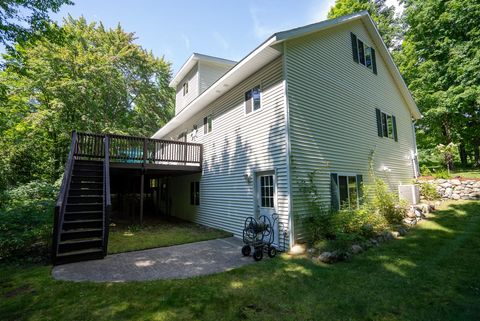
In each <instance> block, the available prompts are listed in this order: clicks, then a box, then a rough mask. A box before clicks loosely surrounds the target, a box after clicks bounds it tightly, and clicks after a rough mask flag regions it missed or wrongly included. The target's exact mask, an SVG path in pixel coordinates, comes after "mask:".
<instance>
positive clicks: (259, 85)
mask: <svg viewBox="0 0 480 321" xmlns="http://www.w3.org/2000/svg"><path fill="white" fill-rule="evenodd" d="M256 87H258V89H259V91H260V107H258V109H255V108H254V106H255V103H254V101H253V93H252V111H251V112H249V113H247V101H246V100H245V95H246V94H247V92H249V91H253V89H255V88H256ZM262 100H263V90H262V84H261V83H259V84H257V85H255V86H253V87H251V88H250V89H249V90H247V91H245V92H244V93H243V114H244V115H245V116H249V115H252V114H254V113H257V112H259V111H260V110H262V109H263V108H262V107H263V103H262Z"/></svg>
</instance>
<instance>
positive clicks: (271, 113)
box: [163, 58, 289, 241]
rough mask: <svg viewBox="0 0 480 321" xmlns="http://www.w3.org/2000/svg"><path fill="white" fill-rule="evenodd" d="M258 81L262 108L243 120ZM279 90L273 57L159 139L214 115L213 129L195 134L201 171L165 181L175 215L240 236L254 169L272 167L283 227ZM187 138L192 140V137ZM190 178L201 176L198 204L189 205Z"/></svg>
mask: <svg viewBox="0 0 480 321" xmlns="http://www.w3.org/2000/svg"><path fill="white" fill-rule="evenodd" d="M260 83H261V84H262V108H261V109H259V110H258V111H257V112H255V113H252V114H251V115H249V117H247V118H245V108H244V98H245V92H246V91H247V90H249V89H251V88H253V87H255V86H256V85H258V84H260ZM284 94H285V93H284V81H283V70H282V59H281V58H277V59H276V60H274V61H273V62H271V63H269V64H268V65H266V66H265V67H263V68H261V69H260V70H259V71H257V72H256V73H254V74H253V75H252V76H250V77H248V78H247V79H246V80H244V81H243V82H241V83H240V84H239V85H237V86H235V87H233V88H231V89H230V90H229V91H227V92H226V93H225V94H223V95H222V96H220V97H219V98H218V99H217V100H215V101H214V102H213V103H211V104H210V105H209V106H207V107H206V108H204V109H203V110H202V111H201V112H199V113H198V114H196V115H195V116H194V117H192V118H191V119H190V120H189V121H187V122H185V123H184V124H183V125H182V126H180V127H178V128H176V129H175V130H174V131H172V132H171V133H169V134H167V135H165V136H164V137H163V138H166V139H169V138H170V137H176V136H177V135H178V133H181V132H182V131H184V130H186V129H187V130H189V132H191V130H192V128H193V126H194V125H197V127H198V128H201V127H202V126H203V119H204V117H206V116H208V115H212V116H213V119H214V124H213V125H214V129H213V131H212V132H211V133H208V134H207V135H205V134H204V132H203V130H198V131H197V135H196V138H195V142H196V143H201V144H203V149H204V163H203V175H201V176H200V175H190V176H183V177H173V178H171V180H170V181H171V186H170V191H172V192H173V194H172V195H171V198H172V213H173V214H174V215H175V216H178V217H180V218H184V219H188V220H191V221H194V222H197V223H200V224H204V225H207V226H212V227H217V228H220V229H223V230H226V231H229V232H232V233H234V235H235V236H237V237H241V235H242V230H243V224H244V221H245V218H246V217H247V216H250V215H255V212H256V210H257V206H256V195H255V194H254V193H255V188H254V186H255V184H256V179H255V173H256V172H259V171H269V170H274V171H275V174H276V182H277V186H276V188H277V189H276V191H277V194H276V195H277V199H276V200H277V203H276V204H274V205H275V209H276V211H277V213H278V214H279V217H280V220H281V222H283V224H285V226H287V227H288V197H289V195H288V190H287V186H288V184H287V173H286V168H287V167H286V140H285V119H284V110H285V105H284V104H285V96H284ZM241 119H245V121H239V120H241ZM187 138H188V141H191V139H192V135H188V136H187ZM246 175H248V176H246ZM246 177H250V178H251V179H247V178H246ZM195 179H199V180H200V191H201V193H200V205H199V206H190V205H189V197H190V194H189V191H190V182H191V181H194V180H195ZM185 203H186V204H185ZM287 241H288V240H287Z"/></svg>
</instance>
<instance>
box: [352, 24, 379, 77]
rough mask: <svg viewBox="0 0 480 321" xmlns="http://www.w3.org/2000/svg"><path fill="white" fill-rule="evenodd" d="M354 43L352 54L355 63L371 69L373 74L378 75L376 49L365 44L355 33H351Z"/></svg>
mask: <svg viewBox="0 0 480 321" xmlns="http://www.w3.org/2000/svg"><path fill="white" fill-rule="evenodd" d="M350 38H351V41H352V54H353V61H355V62H356V63H359V64H361V65H364V66H365V67H367V68H368V69H371V70H372V71H373V73H374V74H375V75H376V74H377V61H376V57H375V49H373V48H372V47H370V46H368V45H367V44H365V43H364V42H363V41H362V40H360V39H358V37H357V36H356V35H355V34H354V33H352V32H351V33H350Z"/></svg>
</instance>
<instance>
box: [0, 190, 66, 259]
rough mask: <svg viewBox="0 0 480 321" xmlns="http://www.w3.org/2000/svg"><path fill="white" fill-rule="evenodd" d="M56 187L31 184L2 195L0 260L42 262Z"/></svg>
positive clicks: (49, 237) (48, 245)
mask: <svg viewBox="0 0 480 321" xmlns="http://www.w3.org/2000/svg"><path fill="white" fill-rule="evenodd" d="M57 190H58V188H57V184H55V185H52V184H50V183H48V182H44V181H33V182H30V183H27V184H24V185H21V186H19V187H16V188H13V189H10V190H7V191H5V192H3V193H2V195H1V201H2V203H1V204H2V208H1V209H0V261H2V260H5V259H15V258H16V259H29V260H34V261H37V260H40V259H45V257H46V256H47V254H48V253H49V251H50V240H51V233H52V223H53V207H54V199H55V197H56V194H57Z"/></svg>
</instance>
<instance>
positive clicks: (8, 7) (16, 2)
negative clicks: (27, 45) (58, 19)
mask: <svg viewBox="0 0 480 321" xmlns="http://www.w3.org/2000/svg"><path fill="white" fill-rule="evenodd" d="M64 4H73V2H72V1H70V0H2V2H1V4H0V43H1V44H3V45H4V46H6V47H10V45H11V43H12V42H14V41H24V40H26V39H27V38H29V37H31V36H32V35H33V34H35V33H39V32H40V33H41V32H42V31H45V28H46V27H47V26H48V21H49V20H48V13H49V11H53V12H57V11H58V10H59V9H60V7H61V6H62V5H64Z"/></svg>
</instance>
